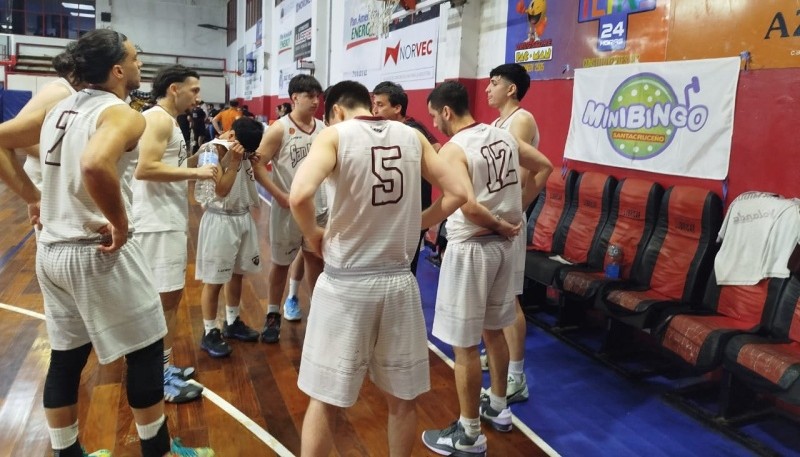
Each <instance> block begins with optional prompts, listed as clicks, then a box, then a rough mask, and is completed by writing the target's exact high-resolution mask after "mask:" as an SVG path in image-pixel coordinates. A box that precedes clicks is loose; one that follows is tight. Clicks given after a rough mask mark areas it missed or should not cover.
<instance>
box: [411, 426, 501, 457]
mask: <svg viewBox="0 0 800 457" xmlns="http://www.w3.org/2000/svg"><path fill="white" fill-rule="evenodd" d="M422 442H423V443H424V444H425V446H426V447H427V448H428V449H430V450H431V451H433V452H435V453H437V454H439V455H449V456H452V457H486V437H485V436H484V435H483V433H481V434H480V435H478V436H476V437H474V438H470V437H468V436H467V434H466V432H465V431H464V427H463V426H462V425H461V422H459V421H455V422H453V423H452V424H451V425H450V426H449V427H447V428H445V429H443V430H425V431H424V432H422Z"/></svg>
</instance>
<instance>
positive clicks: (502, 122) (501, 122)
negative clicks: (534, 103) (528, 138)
mask: <svg viewBox="0 0 800 457" xmlns="http://www.w3.org/2000/svg"><path fill="white" fill-rule="evenodd" d="M521 109H522V107H521V106H518V107H517V109H515V110H514V111H512V112H511V114H509V115H508V116H506V117H505V119H503V120H500V119H499V118H498V119H497V120H496V121H494V126H495V127H500V126H501V125H503V124H505V123H506V121H507V120H509V119H511V116H513V115H514V113H516V112H517V111H519V110H521ZM498 123H499V125H498Z"/></svg>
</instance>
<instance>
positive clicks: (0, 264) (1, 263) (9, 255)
mask: <svg viewBox="0 0 800 457" xmlns="http://www.w3.org/2000/svg"><path fill="white" fill-rule="evenodd" d="M32 235H33V229H31V230H30V231H29V232H28V234H27V235H25V236H24V237H23V238H22V241H20V242H19V243H17V244H15V245H14V246H12V247H11V249H9V250H8V251H6V253H5V254H3V256H2V257H0V269H2V268H4V267H5V266H6V264H7V263H8V262H9V261H11V259H13V258H14V256H15V255H17V252H19V250H20V249H22V246H24V245H25V242H26V241H28V238H30V237H31V236H32Z"/></svg>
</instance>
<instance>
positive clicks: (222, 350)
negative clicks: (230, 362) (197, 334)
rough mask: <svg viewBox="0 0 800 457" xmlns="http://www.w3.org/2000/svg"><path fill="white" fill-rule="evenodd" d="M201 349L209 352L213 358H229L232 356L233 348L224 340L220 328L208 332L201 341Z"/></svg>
mask: <svg viewBox="0 0 800 457" xmlns="http://www.w3.org/2000/svg"><path fill="white" fill-rule="evenodd" d="M200 349H202V350H204V351H206V352H208V355H210V356H211V357H215V358H216V357H227V356H229V355H231V347H230V346H228V343H226V342H225V340H223V339H222V334H221V333H220V332H219V329H218V328H215V329H214V330H211V331H210V332H208V335H204V336H203V338H202V339H201V340H200Z"/></svg>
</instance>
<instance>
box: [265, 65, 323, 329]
mask: <svg viewBox="0 0 800 457" xmlns="http://www.w3.org/2000/svg"><path fill="white" fill-rule="evenodd" d="M321 92H322V86H320V84H319V82H318V81H317V80H316V79H314V77H313V76H309V75H302V74H301V75H296V76H294V77H293V78H292V79H291V80H290V81H289V97H291V99H292V104H293V105H294V109H293V110H292V112H291V113H289V114H287V115H286V116H283V117H282V118H280V119H278V120H277V121H275V122H274V123H272V125H270V126H269V128H268V129H267V132H266V133H265V134H264V138H263V139H262V140H261V144H260V145H259V147H258V152H259V155H261V156H262V160H263V161H264V163H266V162H269V161H270V160H271V161H272V177H269V176H268V175H267V174H266V173H261V174H260V179H259V182H260V183H261V185H263V186H264V187H265V188H266V189H267V191H268V192H269V193H270V195H272V207H271V208H270V213H269V243H270V247H271V252H272V266H271V268H270V270H269V291H268V292H267V299H268V307H267V316H266V318H265V322H264V328H263V330H262V331H261V341H263V342H265V343H277V342H278V339H279V338H280V330H281V315H280V306H279V304H280V302H281V301H282V298H283V290H284V288H285V287H286V277H287V275H288V272H289V265H291V263H292V260H294V258H295V256H296V255H297V253H298V252H299V251H300V250H301V248H302V246H303V234H302V233H300V229H299V228H298V227H297V224H296V223H295V221H294V218H292V214H291V212H290V211H289V189H290V188H291V186H292V182H293V181H294V176H295V173H297V169H298V168H299V167H300V164H301V163H303V160H304V159H305V158H306V156H307V155H308V150H309V148H310V147H311V142H312V141H313V140H314V138H315V137H316V136H317V134H318V133H319V132H320V131H321V130H322V128H323V127H324V124H323V122H322V121H321V120H319V119H316V118H315V117H314V113H315V112H316V111H317V107H318V106H319V96H320V94H321ZM317 199H318V200H317V210H318V214H317V217H318V218H319V222H320V223H323V222H324V219H325V217H327V207H326V205H324V204H323V203H322V202H323V201H324V196H323V195H321V194H320V195H318V196H317ZM303 256H304V258H305V274H306V278H307V280H308V290H309V292H311V291H313V290H314V284H315V283H316V282H317V277H318V276H319V274H320V272H321V271H322V259H320V258H319V257H316V256H314V255H311V254H310V253H306V252H304V253H303ZM283 317H284V318H285V319H286V320H288V321H297V320H300V319H302V311H301V310H300V306H299V304H298V302H297V300H287V301H286V303H284V308H283Z"/></svg>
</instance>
